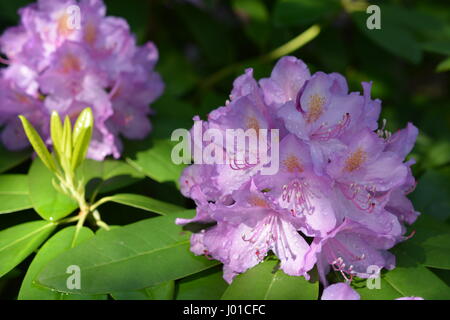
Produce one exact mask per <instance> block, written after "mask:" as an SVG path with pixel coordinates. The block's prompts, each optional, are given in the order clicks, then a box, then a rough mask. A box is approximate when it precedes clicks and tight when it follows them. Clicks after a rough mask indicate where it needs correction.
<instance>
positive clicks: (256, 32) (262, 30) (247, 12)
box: [232, 0, 271, 50]
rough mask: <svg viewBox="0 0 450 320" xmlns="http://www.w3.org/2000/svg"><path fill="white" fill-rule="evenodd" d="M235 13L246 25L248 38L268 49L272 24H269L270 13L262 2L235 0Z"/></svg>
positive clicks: (233, 2) (233, 3) (233, 4)
mask: <svg viewBox="0 0 450 320" xmlns="http://www.w3.org/2000/svg"><path fill="white" fill-rule="evenodd" d="M232 6H233V10H234V12H236V14H237V15H238V16H239V17H240V18H241V20H242V21H243V23H244V28H245V33H246V34H247V36H248V37H249V38H250V39H251V40H252V41H254V42H255V43H256V44H257V45H259V46H260V48H261V49H262V50H264V49H265V48H266V45H267V41H268V40H269V36H270V30H271V24H270V23H269V21H268V20H269V12H268V10H267V8H266V5H265V4H264V2H263V1H262V0H233V1H232Z"/></svg>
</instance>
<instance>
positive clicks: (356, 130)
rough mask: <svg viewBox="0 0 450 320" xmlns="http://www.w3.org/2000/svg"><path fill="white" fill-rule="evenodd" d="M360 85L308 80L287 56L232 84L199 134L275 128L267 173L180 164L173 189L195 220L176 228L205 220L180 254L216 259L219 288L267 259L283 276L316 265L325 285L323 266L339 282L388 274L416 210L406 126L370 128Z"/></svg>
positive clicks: (412, 133) (366, 87)
mask: <svg viewBox="0 0 450 320" xmlns="http://www.w3.org/2000/svg"><path fill="white" fill-rule="evenodd" d="M371 87H372V84H371V83H368V82H364V83H362V89H363V92H362V93H360V92H349V89H348V85H347V81H346V79H345V78H344V77H343V76H342V75H340V74H337V73H331V74H326V73H323V72H316V73H315V74H311V73H310V72H309V70H308V68H307V66H306V65H305V64H304V63H303V62H302V61H301V60H299V59H297V58H295V57H284V58H282V59H280V60H279V61H278V63H277V64H276V66H275V67H274V69H273V71H272V74H271V76H270V77H269V78H266V79H261V80H259V81H256V80H255V79H254V78H253V73H252V70H251V69H249V70H246V72H245V73H244V74H243V75H242V76H240V77H238V78H237V79H236V80H235V82H234V86H233V90H232V93H231V95H230V100H229V101H227V102H226V104H225V106H223V107H220V108H218V109H216V110H214V111H212V112H211V113H210V114H209V115H208V118H207V120H205V121H203V122H202V127H203V128H205V129H207V128H216V129H219V130H226V129H229V128H233V129H242V130H247V129H250V128H254V129H278V130H279V133H280V137H279V138H280V143H279V157H277V159H278V160H279V169H278V170H277V172H275V173H274V174H272V175H263V174H261V173H260V172H258V171H255V170H251V168H249V167H246V166H241V167H240V166H233V165H232V164H217V163H215V164H194V165H192V166H189V167H187V168H186V169H185V171H184V173H183V175H182V176H181V179H180V185H181V191H182V193H183V194H184V195H185V196H186V197H189V198H192V199H193V200H194V201H195V203H196V205H197V215H196V217H194V218H193V219H191V220H185V219H178V220H177V223H178V224H186V223H189V222H200V223H202V222H203V223H213V226H211V227H208V228H205V229H203V230H202V231H201V232H199V233H196V234H194V235H192V238H191V245H192V247H191V250H192V251H193V252H194V253H195V254H197V255H206V256H208V257H210V258H212V259H217V260H220V261H221V262H222V263H223V264H224V278H225V279H226V280H227V281H228V282H231V281H232V280H233V277H234V276H235V275H237V274H239V273H242V272H245V271H246V270H247V269H249V268H252V267H253V266H255V265H257V264H258V263H260V262H261V261H263V259H264V258H265V257H266V256H267V255H268V254H269V253H270V252H272V253H273V254H275V255H276V256H277V257H278V258H279V259H280V268H281V269H282V270H283V271H284V272H285V273H287V274H289V275H293V276H305V277H306V278H308V277H309V275H308V272H309V271H311V269H312V268H313V267H315V266H317V269H318V272H319V278H320V280H321V282H322V283H323V284H324V285H325V286H327V285H328V281H327V274H328V272H330V270H334V271H335V272H337V273H338V275H339V276H340V277H341V278H343V279H345V280H346V281H351V280H352V278H353V277H354V276H359V277H363V278H368V277H370V273H369V272H368V269H369V267H373V266H376V267H377V268H379V269H381V268H385V269H392V268H394V267H395V256H394V255H393V254H391V253H390V252H388V250H389V249H390V248H392V247H393V246H394V245H396V244H397V243H398V242H401V241H404V240H406V239H407V238H408V237H407V236H406V235H405V232H406V228H405V224H411V223H413V222H414V221H415V220H416V218H417V216H418V214H419V213H418V212H416V211H415V210H414V208H413V206H412V204H411V202H410V201H409V199H408V198H407V194H408V193H409V192H411V191H412V189H413V188H414V186H415V180H414V177H413V176H412V173H411V168H410V167H411V165H412V164H413V163H414V161H413V160H409V161H405V157H406V156H407V154H408V153H409V152H410V151H411V149H412V148H413V146H414V143H415V140H416V137H417V134H418V130H417V128H416V127H414V126H413V125H412V124H410V123H409V124H408V125H407V127H406V128H405V129H403V130H400V131H398V132H397V133H395V134H393V135H391V134H389V133H388V132H387V131H385V130H384V126H383V127H382V128H379V126H378V120H379V115H380V111H381V101H380V100H373V99H372V98H371V95H370V91H371ZM195 120H199V118H198V117H196V118H195ZM343 295H347V293H345V292H344V293H343ZM350 295H351V294H350ZM354 298H357V297H356V295H354Z"/></svg>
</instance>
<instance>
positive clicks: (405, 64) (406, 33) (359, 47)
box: [0, 0, 450, 299]
mask: <svg viewBox="0 0 450 320" xmlns="http://www.w3.org/2000/svg"><path fill="white" fill-rule="evenodd" d="M30 2H31V1H28V0H16V1H9V0H8V1H7V0H0V30H4V29H5V28H7V27H9V26H13V25H15V24H17V22H18V15H17V13H16V12H17V9H18V8H20V7H22V6H24V5H25V4H26V3H30ZM105 2H106V4H107V6H108V14H109V15H115V16H120V17H123V18H125V19H127V21H128V22H129V24H130V27H131V29H132V30H133V32H134V33H135V34H136V37H137V40H138V42H139V43H140V44H143V43H145V42H146V41H153V42H155V44H156V45H157V47H158V49H159V52H160V61H159V62H158V65H157V70H158V71H159V72H160V73H161V74H162V77H163V79H164V81H165V83H166V90H165V93H164V95H163V96H162V97H161V98H160V99H159V100H158V101H157V102H155V103H154V105H153V106H152V107H153V109H154V110H155V115H154V116H152V119H153V124H154V132H153V134H152V135H151V137H149V138H148V139H146V140H144V141H133V142H127V143H126V145H125V157H124V158H125V159H124V160H126V161H127V162H128V163H129V164H131V166H132V167H133V168H134V169H136V170H138V171H139V172H140V173H141V174H145V175H146V176H147V177H149V178H150V179H145V180H141V179H140V178H139V177H138V178H136V179H135V180H136V181H132V182H134V184H131V182H130V183H123V184H121V185H120V188H121V189H120V191H121V192H122V193H140V194H148V195H151V196H152V197H154V198H156V199H160V200H164V201H167V202H171V203H172V204H175V205H179V206H184V207H193V204H192V203H190V202H189V201H188V200H186V199H184V198H183V197H182V196H181V195H180V194H179V191H178V190H177V186H176V185H177V177H178V174H179V172H180V170H181V168H180V167H176V166H175V167H174V166H173V165H172V164H171V163H170V162H169V161H168V160H167V159H168V158H167V157H168V156H169V153H168V152H170V144H169V142H168V141H167V139H169V138H170V133H171V132H172V131H173V130H174V129H176V128H180V127H186V128H190V126H191V125H192V117H193V116H194V115H197V114H198V115H200V116H201V117H205V116H206V115H207V113H208V112H209V111H211V110H213V109H215V108H217V107H219V106H222V105H224V103H225V101H226V99H227V98H228V95H229V93H230V90H231V86H232V81H233V79H234V78H235V77H236V76H237V75H240V74H242V73H243V72H244V69H245V68H248V67H253V68H254V74H255V77H256V78H260V77H265V76H268V75H269V74H270V70H271V69H272V67H273V65H274V63H275V58H276V57H275V56H273V57H272V58H271V57H269V58H267V54H268V53H270V52H272V51H273V50H275V49H277V48H279V47H280V46H282V45H284V44H285V43H287V42H289V41H290V40H292V39H294V38H295V37H297V36H298V35H300V34H301V33H302V32H303V31H305V30H306V29H307V28H309V27H310V26H311V25H313V24H317V25H318V26H320V34H319V35H318V36H317V37H315V38H314V39H312V41H310V42H309V43H307V44H306V45H304V46H301V47H300V48H296V47H292V48H290V52H289V54H292V55H295V56H297V57H298V58H301V59H303V60H304V61H305V62H306V63H307V64H308V66H309V67H310V69H311V70H312V71H317V70H323V71H325V72H340V73H342V74H343V75H344V76H345V77H346V78H347V79H348V82H349V85H350V89H351V90H352V91H360V90H361V89H362V88H361V85H360V83H361V82H362V81H373V84H374V85H373V91H372V97H374V98H379V99H381V100H382V101H383V112H382V118H386V119H387V120H388V121H387V129H388V130H390V131H392V132H395V131H396V130H398V129H400V128H402V127H404V126H405V125H406V123H407V122H408V121H411V122H413V123H414V124H415V125H416V126H417V127H418V128H419V131H420V135H419V138H418V141H417V144H416V147H415V149H414V150H413V153H412V155H411V157H413V158H415V159H416V161H417V164H416V165H414V166H413V170H414V174H415V176H416V177H417V178H418V187H417V189H416V191H415V192H414V193H412V195H411V198H412V200H413V201H414V204H415V207H416V209H417V210H418V211H421V212H422V213H423V214H424V215H430V216H433V218H435V219H437V220H438V221H441V223H443V224H448V225H449V226H450V171H449V170H450V95H449V91H450V90H449V89H450V75H449V71H450V10H449V9H450V3H449V1H448V0H434V1H425V0H422V1H419V0H392V1H370V3H368V2H365V1H351V0H341V1H338V0H326V1H325V0H321V1H318V0H231V1H225V0H203V1H202V0H190V1H188V0H128V1H123V0H105ZM368 4H377V5H380V8H381V30H369V29H367V28H366V19H367V17H368V15H367V14H366V13H365V7H366V6H367V5H368ZM260 57H266V58H265V59H259V58H260ZM157 155H159V156H157ZM28 156H29V152H28V151H26V152H23V153H20V154H10V153H8V152H6V151H5V150H4V149H3V148H0V172H7V173H8V174H9V173H15V174H26V173H27V172H28V171H29V168H30V161H27V159H28ZM130 170H131V169H130ZM128 180H129V179H128ZM136 182H137V183H136ZM130 184H131V185H130ZM105 208H107V209H108V211H110V212H109V214H108V215H105V219H106V221H107V222H108V223H110V224H118V225H124V224H128V223H131V222H134V221H138V220H141V219H143V218H146V217H148V214H147V213H142V212H140V211H139V210H136V211H134V210H130V209H127V211H126V213H127V214H126V215H125V214H124V212H123V210H122V209H123V208H122V206H121V205H112V204H111V205H108V206H106V207H105ZM36 218H37V214H36V213H35V212H33V211H32V210H27V211H23V212H22V213H21V214H20V215H0V230H2V229H5V228H7V227H10V226H13V225H15V224H17V223H23V222H27V221H31V220H35V219H36ZM445 228H447V226H445ZM446 230H448V229H445V230H440V231H441V232H447V231H446ZM447 233H448V232H447ZM447 238H448V237H447ZM420 239H421V238H420V237H419V240H420ZM424 241H425V240H424ZM413 245H414V243H411V246H413ZM430 246H431V245H430ZM402 248H403V249H404V250H405V252H406V251H407V248H406V249H405V248H404V247H402ZM402 248H400V249H397V250H403V249H402ZM433 250H435V249H433ZM442 250H445V248H444V249H442ZM399 252H403V251H399ZM433 252H434V251H433ZM401 259H402V260H401V261H402V262H401V263H402V264H406V266H408V264H407V262H404V261H406V260H407V258H404V259H403V258H401ZM29 263H30V259H27V260H25V261H24V262H22V263H21V264H20V265H18V266H17V267H16V268H15V269H13V270H12V271H10V272H9V273H8V274H7V275H6V276H5V277H3V278H2V279H0V297H1V298H16V297H17V294H18V288H19V286H18V285H17V284H20V283H21V280H22V279H23V277H24V275H25V272H24V271H26V269H27V266H28V265H29ZM401 267H402V268H403V267H404V265H401ZM447 268H448V266H447ZM419 269H420V270H422V269H426V270H427V271H426V272H427V276H428V277H429V278H430V279H432V280H433V281H434V283H438V285H439V286H441V287H443V286H444V283H446V284H447V286H448V283H449V278H450V276H449V274H450V271H449V270H446V268H443V269H440V268H435V265H434V264H427V263H426V261H425V262H424V264H420V263H419V265H418V266H417V268H413V267H411V268H409V270H410V274H409V275H408V276H410V277H413V278H414V277H416V276H417V275H418V274H420V273H417V272H419V271H420V270H419ZM254 272H256V271H254ZM203 273H204V276H201V275H202V274H203ZM203 273H202V274H198V275H194V276H190V277H188V278H185V279H183V280H181V281H177V282H176V283H175V285H174V284H173V283H172V284H171V283H166V284H163V286H162V287H158V288H155V287H152V288H150V289H148V290H147V289H146V291H140V292H129V293H126V292H125V293H117V294H115V296H114V295H112V296H113V297H115V298H117V297H126V296H127V295H128V296H132V297H146V296H155V295H156V296H157V294H156V293H155V292H156V291H155V290H162V291H161V292H162V293H160V295H159V296H161V294H163V295H166V294H168V293H167V292H169V293H170V294H171V295H173V294H174V295H175V296H176V297H177V298H180V299H182V298H194V297H197V296H198V297H203V298H204V296H202V295H201V294H202V293H201V292H196V291H195V290H197V289H196V285H195V283H201V284H202V285H204V286H205V287H206V288H208V286H210V287H215V288H216V289H215V290H216V291H214V294H216V295H217V297H219V296H220V295H221V294H222V292H223V291H224V290H225V285H224V284H223V283H222V281H221V279H220V277H219V276H218V275H219V274H220V272H219V271H218V269H211V271H204V272H203ZM398 274H399V272H397V273H392V274H391V275H390V276H387V277H384V278H383V283H388V285H387V286H386V287H387V289H388V290H387V291H388V292H387V293H382V292H381V293H380V292H378V294H380V297H385V298H386V297H398V296H400V295H401V294H406V293H408V294H409V293H410V292H411V291H410V289H409V288H408V287H404V291H403V292H397V291H398V290H397V291H396V289H394V287H395V285H400V287H401V286H402V284H404V283H405V281H406V280H405V279H396V276H398ZM250 276H251V275H250ZM246 277H247V278H249V276H248V275H247V276H246ZM242 278H243V280H242V281H241V282H245V281H250V280H251V278H250V280H245V279H246V278H245V277H244V276H243V277H242ZM396 281H397V282H396ZM216 284H218V287H217V286H216ZM237 285H239V283H238V284H237ZM190 287H192V288H194V289H193V290H194V291H192V292H191V291H187V289H188V288H190ZM161 288H163V289H161ZM174 288H175V289H174ZM389 289H390V291H389ZM397 289H398V288H397ZM173 290H175V291H174V292H172V291H173ZM149 292H150V293H149ZM158 292H160V291H158ZM228 292H230V291H228ZM361 294H362V296H363V297H365V296H366V295H367V292H361ZM383 294H384V295H383ZM426 294H427V292H425V293H424V295H426ZM430 296H431V297H436V296H435V295H433V294H430ZM372 297H373V296H372Z"/></svg>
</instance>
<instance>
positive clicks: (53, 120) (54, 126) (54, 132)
mask: <svg viewBox="0 0 450 320" xmlns="http://www.w3.org/2000/svg"><path fill="white" fill-rule="evenodd" d="M50 135H51V137H52V144H53V148H54V149H55V151H56V154H57V155H58V156H59V157H61V156H62V154H63V141H62V137H63V127H62V123H61V118H60V117H59V114H58V112H56V111H53V112H52V115H51V117H50Z"/></svg>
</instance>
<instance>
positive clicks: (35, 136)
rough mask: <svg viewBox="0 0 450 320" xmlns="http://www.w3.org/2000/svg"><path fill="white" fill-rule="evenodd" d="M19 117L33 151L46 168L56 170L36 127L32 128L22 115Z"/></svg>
mask: <svg viewBox="0 0 450 320" xmlns="http://www.w3.org/2000/svg"><path fill="white" fill-rule="evenodd" d="M19 118H20V120H21V121H22V125H23V128H24V130H25V134H26V135H27V137H28V140H30V143H31V145H32V146H33V149H34V151H36V153H37V155H38V156H39V158H41V160H42V162H43V163H44V164H45V166H46V167H47V168H49V169H50V170H52V171H56V165H55V162H54V160H53V158H52V156H51V155H50V152H48V150H47V147H46V146H45V143H44V141H42V138H41V137H40V136H39V133H37V131H36V129H34V127H33V126H32V125H31V123H30V122H29V121H28V120H27V119H26V118H25V117H24V116H19Z"/></svg>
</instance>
